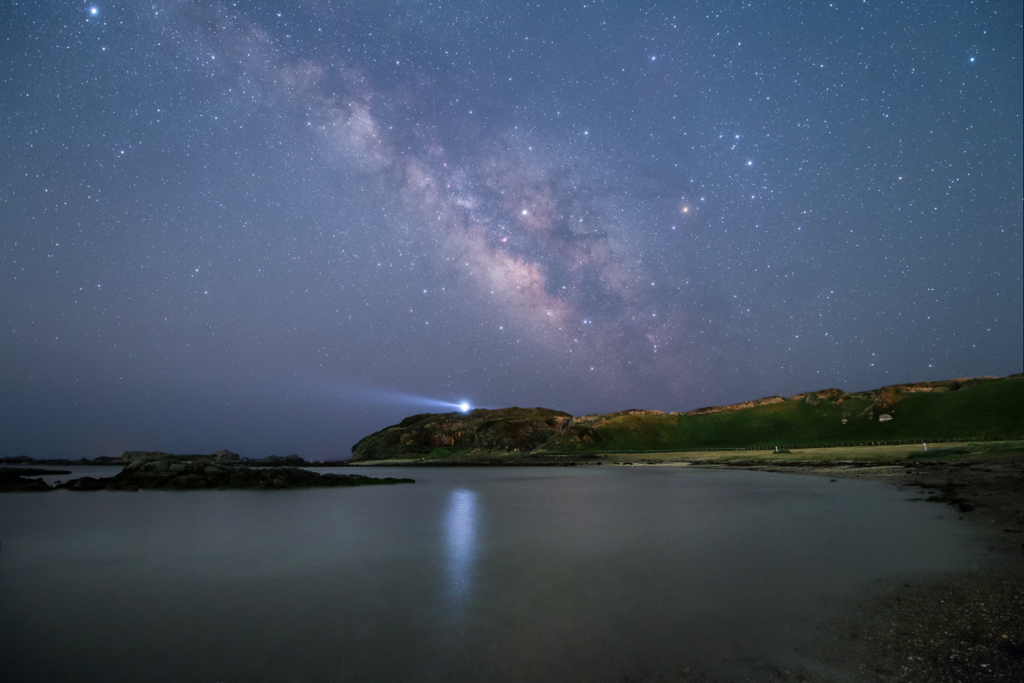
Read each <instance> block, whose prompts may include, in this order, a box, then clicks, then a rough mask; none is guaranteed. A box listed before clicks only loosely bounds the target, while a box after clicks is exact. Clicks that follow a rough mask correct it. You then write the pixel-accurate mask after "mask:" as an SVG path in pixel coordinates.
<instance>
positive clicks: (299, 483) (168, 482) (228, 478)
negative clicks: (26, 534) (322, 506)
mask: <svg viewBox="0 0 1024 683" xmlns="http://www.w3.org/2000/svg"><path fill="white" fill-rule="evenodd" d="M225 453H226V452H221V453H216V454H214V455H198V456H197V455H184V456H183V455H168V454H167V453H159V452H155V453H154V452H145V453H142V452H135V453H132V454H131V457H130V458H129V459H128V460H129V462H128V464H127V465H125V467H124V469H123V470H121V472H119V473H118V474H116V475H114V476H113V477H104V478H95V477H80V478H77V479H72V480H70V481H67V482H64V483H63V484H57V485H56V486H53V487H51V486H49V485H47V484H46V483H45V482H44V481H43V480H42V479H34V480H33V479H25V478H24V477H23V476H20V475H23V474H25V473H26V470H17V471H8V472H4V471H0V491H50V490H52V489H54V488H58V489H67V490H69V491H100V490H106V491H138V490H140V489H166V490H174V491H188V490H196V489H295V488H322V487H334V486H363V485H368V484H411V483H413V480H412V479H394V478H376V477H364V476H361V475H357V474H320V473H318V472H312V471H310V470H305V469H301V468H298V467H269V466H264V467H259V468H252V467H243V466H240V465H237V464H234V462H235V461H237V459H238V456H237V455H234V454H232V453H227V454H226V455H225ZM230 456H234V457H233V458H232V457H230ZM5 469H6V468H5ZM28 472H29V473H38V472H32V471H28ZM46 473H47V474H54V473H55V472H53V471H46Z"/></svg>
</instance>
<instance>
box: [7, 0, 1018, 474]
mask: <svg viewBox="0 0 1024 683" xmlns="http://www.w3.org/2000/svg"><path fill="white" fill-rule="evenodd" d="M1022 30H1024V29H1022V10H1021V7H1020V3H1019V2H1012V1H1008V2H986V1H984V0H977V1H975V2H935V1H926V0H906V1H904V2H881V1H878V0H871V1H869V2H862V1H860V0H857V1H854V0H850V1H846V2H831V3H830V2H827V1H824V0H814V1H804V2H800V1H795V2H731V1H728V0H709V1H706V2H704V1H701V2H688V1H687V2H682V1H675V2H667V1H660V0H648V1H646V2H625V1H620V2H612V1H608V0H605V1H597V0H582V1H578V0H577V1H575V2H556V1H543V2H520V1H518V0H502V1H498V0H401V1H399V0H373V1H372V2H370V1H369V0H350V1H347V2H346V1H342V0H338V1H332V2H328V1H327V0H310V1H308V2H302V3H298V2H289V1H281V2H241V1H240V2H205V1H204V2H193V1H191V0H171V1H167V0H155V1H153V2H145V3H134V2H132V3H127V2H124V3H116V2H95V3H83V2H78V1H73V0H66V1H62V0H52V1H48V2H41V3H36V2H21V1H19V2H12V1H10V0H5V1H4V4H3V6H2V9H0V139H2V146H0V256H2V258H0V278H2V285H3V296H2V298H0V322H2V328H0V358H2V360H3V362H2V364H0V434H2V435H3V439H2V443H3V448H2V449H0V451H2V452H0V455H12V456H13V455H29V456H32V457H74V458H79V457H89V458H92V457H95V456H98V455H117V454H120V453H121V452H122V451H124V450H164V451H167V452H176V453H209V452H213V451H215V450H218V449H220V448H228V449H229V450H232V451H234V452H238V453H241V454H242V455H245V456H249V457H262V456H265V455H269V454H272V453H273V454H278V455H285V454H288V453H298V454H300V455H302V456H304V457H307V458H310V459H336V458H344V457H347V456H348V455H349V452H350V449H351V446H352V444H353V443H355V442H356V441H357V440H358V439H360V438H361V437H363V436H365V435H366V434H368V433H370V432H372V431H376V430H377V429H381V428H383V427H385V426H387V425H389V424H393V423H395V422H397V421H399V420H400V419H402V418H403V417H405V416H407V415H410V414H414V413H420V412H448V411H451V410H455V409H456V407H455V406H454V405H453V404H455V403H458V402H460V401H463V400H465V401H468V402H470V403H471V404H472V405H473V406H480V407H489V408H497V407H505V406H511V405H519V406H531V407H532V406H545V407H550V408H556V409H560V410H564V411H566V412H569V413H572V414H575V415H582V414H588V413H595V412H596V413H605V412H611V411H615V410H623V409H627V408H646V409H656V410H664V411H673V410H689V409H693V408H698V407H701V406H705V405H712V404H723V403H732V402H737V401H742V400H749V399H753V398H758V397H761V396H765V395H771V394H783V395H791V394H795V393H798V392H800V391H803V390H813V389H821V388H826V387H839V388H842V389H845V390H847V391H855V390H863V389H870V388H875V387H879V386H883V385H885V384H892V383H896V382H906V381H921V380H934V379H946V378H952V377H964V376H976V375H986V374H990V375H1006V374H1010V373H1014V372H1020V371H1021V369H1022V355H1024V339H1022V337H1024V333H1022V328H1024V320H1022V308H1024V306H1022V298H1024V296H1022V289H1024V282H1022V278H1024V256H1022V252H1024V240H1022V223H1024V200H1022V177H1024V167H1022V147H1024V140H1022V130H1024V120H1022V100H1024V95H1022V84H1024V75H1022Z"/></svg>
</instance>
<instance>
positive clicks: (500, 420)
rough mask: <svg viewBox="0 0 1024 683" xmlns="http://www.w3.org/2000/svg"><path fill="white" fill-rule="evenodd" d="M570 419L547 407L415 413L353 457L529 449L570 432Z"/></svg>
mask: <svg viewBox="0 0 1024 683" xmlns="http://www.w3.org/2000/svg"><path fill="white" fill-rule="evenodd" d="M570 420H572V416H571V415H569V414H568V413H563V412H561V411H559V410H550V409H547V408H503V409H500V410H485V409H483V408H478V409H476V410H473V411H470V412H468V413H441V414H430V413H427V414H421V415H413V416H411V417H407V418H405V419H404V420H402V421H401V422H400V423H398V424H397V425H392V426H390V427H387V428H385V429H382V430H381V431H379V432H376V433H374V434H371V435H369V436H367V437H366V438H364V439H363V440H361V441H360V442H359V443H357V444H356V445H355V446H353V447H352V459H353V460H354V461H359V460H380V459H383V458H394V457H402V456H403V455H405V456H419V455H434V456H435V457H444V456H445V455H448V454H451V453H454V452H480V453H484V452H488V453H493V452H515V451H529V450H533V449H534V448H537V447H538V446H540V445H541V444H543V443H545V442H546V441H548V439H550V438H551V437H552V436H554V435H555V434H557V433H559V432H560V431H562V430H563V429H565V428H566V427H567V426H568V424H569V422H570Z"/></svg>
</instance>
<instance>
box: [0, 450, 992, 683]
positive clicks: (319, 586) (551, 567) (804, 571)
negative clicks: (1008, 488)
mask: <svg viewBox="0 0 1024 683" xmlns="http://www.w3.org/2000/svg"><path fill="white" fill-rule="evenodd" d="M68 469H72V468H68ZM328 471H330V470H328ZM334 471H337V470H334ZM344 473H346V474H347V473H358V474H368V475H370V476H377V477H380V476H410V477H412V478H414V479H416V483H415V484H412V485H401V486H366V487H358V488H353V489H347V488H346V489H309V490H294V491H194V492H168V491H139V492H136V493H123V492H107V491H98V492H90V493H73V492H68V491H53V492H50V493H45V494H29V493H24V494H22V493H8V494H2V495H0V541H2V544H3V545H2V552H0V670H2V671H3V674H2V678H3V681H4V682H5V683H8V682H11V683H22V682H26V683H27V682H29V681H32V682H34V681H61V680H73V681H93V680H95V681H106V680H145V681H148V682H151V683H161V682H162V681H167V682H168V683H171V682H177V681H193V680H194V681H218V680H223V681H253V682H259V681H302V682H303V683H320V682H324V683H326V682H330V683H338V682H347V681H352V682H358V683H361V682H363V681H413V680H414V681H424V682H425V683H435V682H436V683H441V682H442V681H443V682H444V683H450V682H453V681H455V682H458V681H482V680H486V681H496V682H504V683H519V682H520V681H529V682H530V683H534V682H542V681H558V683H571V682H579V683H594V682H599V681H621V680H624V679H627V678H628V679H629V680H639V681H653V680H662V679H665V680H679V679H680V678H681V677H682V673H681V672H684V671H693V672H695V674H694V676H692V677H691V678H696V677H697V676H696V672H698V671H704V672H709V674H715V675H718V676H719V678H721V679H725V680H757V679H756V678H750V677H747V678H744V677H743V676H740V675H734V674H735V673H736V670H737V669H736V668H737V667H740V668H741V667H742V662H743V661H747V660H746V658H748V657H751V656H756V654H757V653H758V652H761V651H765V650H766V649H767V650H771V651H773V652H781V653H785V652H792V651H793V647H795V646H797V645H801V643H802V641H801V640H800V639H799V638H797V637H796V635H794V634H795V633H796V632H797V631H799V630H800V629H801V628H803V629H804V630H808V629H810V628H811V625H813V624H814V623H815V620H816V619H818V618H819V617H820V616H822V615H823V613H824V612H825V611H827V610H828V609H830V606H832V605H836V604H838V603H839V602H840V601H842V600H844V599H846V598H848V597H850V596H853V595H856V594H857V593H858V592H859V591H861V590H864V589H867V588H870V587H871V586H874V585H875V582H876V581H878V580H884V579H887V578H894V577H905V576H906V577H912V576H922V575H927V574H930V573H933V572H941V571H954V570H963V569H970V568H971V567H973V566H977V564H978V559H979V558H980V557H981V556H982V554H983V552H984V543H983V542H982V537H981V536H980V535H978V534H976V532H975V531H974V530H972V528H971V526H970V525H969V523H968V522H962V521H958V520H957V519H956V515H955V513H950V512H949V510H948V509H947V508H946V507H944V506H938V505H934V504H931V503H924V502H920V503H909V502H907V501H906V498H907V497H908V495H911V494H909V493H908V492H901V491H899V490H898V489H896V488H895V487H892V486H889V485H887V484H880V483H876V482H858V481H839V482H834V483H833V482H829V480H828V479H827V478H818V477H806V476H798V475H769V474H763V473H756V472H717V471H714V472H700V471H683V470H666V469H660V468H659V469H654V468H652V469H638V470H636V471H632V470H628V469H625V470H624V469H615V470H611V469H609V468H599V467H588V468H572V469H569V468H508V469H506V468H493V469H491V468H465V469H463V468H444V469H434V468H422V469H421V468H415V469H403V470H399V471H396V470H381V469H378V468H355V467H353V468H350V469H346V470H345V471H344ZM85 474H89V475H91V476H97V474H99V473H98V472H96V471H92V470H90V471H89V472H86V473H85ZM61 478H66V475H62V476H61ZM801 624H804V625H805V626H801ZM112 643H116V646H113V645H112ZM56 651H59V653H60V655H59V656H55V654H54V653H55V652H56ZM183 653H187V656H185V655H184V654H183ZM726 658H728V660H727V659H726Z"/></svg>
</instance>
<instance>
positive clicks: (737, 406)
mask: <svg viewBox="0 0 1024 683" xmlns="http://www.w3.org/2000/svg"><path fill="white" fill-rule="evenodd" d="M794 398H795V397H794ZM801 398H802V395H801ZM785 400H786V399H784V398H783V397H781V396H766V397H764V398H759V399H757V400H756V401H744V402H743V403H733V404H731V405H727V406H707V407H705V408H697V409H696V410H690V411H688V412H686V413H684V415H689V416H691V417H692V416H694V415H711V414H712V413H721V412H723V411H726V410H745V409H747V408H757V407H758V406H768V405H771V404H773V403H782V402H783V401H785Z"/></svg>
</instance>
